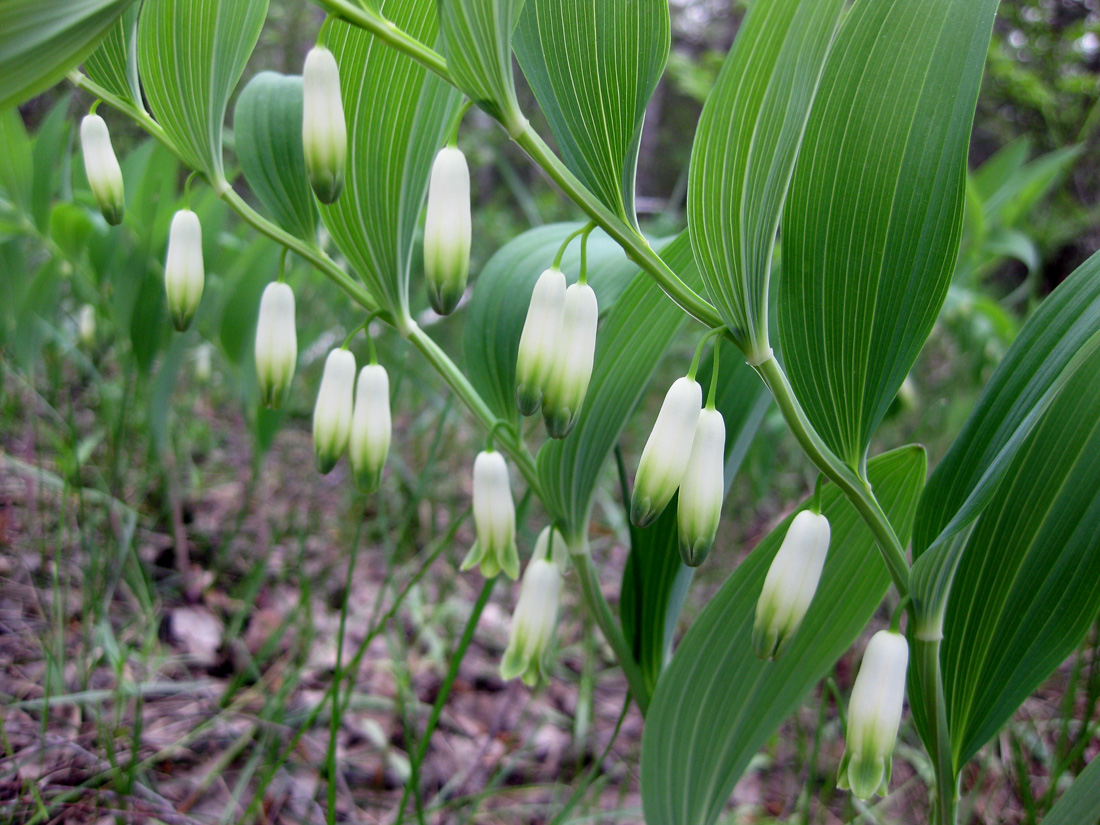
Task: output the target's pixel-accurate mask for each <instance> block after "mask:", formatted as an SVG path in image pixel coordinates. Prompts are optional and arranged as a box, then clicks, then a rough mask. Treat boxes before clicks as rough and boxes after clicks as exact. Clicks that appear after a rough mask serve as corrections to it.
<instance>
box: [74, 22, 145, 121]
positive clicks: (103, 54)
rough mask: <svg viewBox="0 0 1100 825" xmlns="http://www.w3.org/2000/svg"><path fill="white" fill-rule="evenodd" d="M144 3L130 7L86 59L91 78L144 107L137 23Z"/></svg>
mask: <svg viewBox="0 0 1100 825" xmlns="http://www.w3.org/2000/svg"><path fill="white" fill-rule="evenodd" d="M139 10H140V5H139V4H137V3H135V4H134V5H132V6H130V7H129V8H127V9H126V11H125V12H124V13H123V14H122V16H121V17H120V18H119V19H118V22H116V23H115V24H114V25H113V26H112V27H111V29H110V30H109V31H108V32H107V36H106V37H104V38H103V41H102V42H101V43H100V44H99V47H98V48H97V49H96V50H95V51H94V52H92V53H91V54H90V55H88V57H87V59H85V61H84V71H85V73H87V75H88V77H90V78H91V79H92V80H94V81H95V82H96V83H98V84H99V85H100V86H103V87H104V88H105V89H107V90H108V91H110V92H113V93H114V94H116V95H118V96H119V97H120V98H122V99H123V100H125V101H126V102H127V103H129V104H130V105H131V106H134V107H136V108H138V109H144V108H145V104H144V102H142V99H141V81H140V80H139V79H138V62H137V25H138V11H139Z"/></svg>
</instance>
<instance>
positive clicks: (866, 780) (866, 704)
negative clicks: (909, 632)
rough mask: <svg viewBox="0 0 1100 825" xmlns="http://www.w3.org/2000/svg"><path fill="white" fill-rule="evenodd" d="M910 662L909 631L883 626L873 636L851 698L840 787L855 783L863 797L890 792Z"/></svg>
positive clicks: (855, 790)
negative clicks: (907, 669) (907, 641)
mask: <svg viewBox="0 0 1100 825" xmlns="http://www.w3.org/2000/svg"><path fill="white" fill-rule="evenodd" d="M908 666H909V645H908V644H907V643H906V641H905V637H904V636H902V635H901V634H900V633H895V632H893V631H891V630H880V631H879V632H878V633H876V634H875V635H874V636H872V637H871V641H870V642H868V643H867V650H866V651H865V652H864V654H863V664H862V665H860V668H859V674H858V675H857V676H856V682H855V684H854V685H853V686H852V698H851V700H850V701H849V702H848V732H847V736H846V737H845V744H844V757H843V758H842V759H841V761H840V775H839V777H838V778H837V784H838V785H839V786H840V787H841V788H845V789H847V788H851V791H852V793H854V794H855V795H856V796H858V797H859V798H860V799H870V798H871V797H872V796H874V795H875V794H879V795H880V796H885V795H886V793H887V791H888V790H889V789H890V767H891V763H892V761H893V756H894V743H895V742H896V741H897V737H898V726H899V725H900V724H901V710H902V704H903V702H904V700H905V671H906V668H907V667H908Z"/></svg>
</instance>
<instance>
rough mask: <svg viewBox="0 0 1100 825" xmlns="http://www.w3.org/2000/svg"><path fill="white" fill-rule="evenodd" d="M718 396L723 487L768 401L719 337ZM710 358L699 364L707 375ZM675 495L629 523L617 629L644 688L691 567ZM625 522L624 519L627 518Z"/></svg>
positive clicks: (666, 644)
mask: <svg viewBox="0 0 1100 825" xmlns="http://www.w3.org/2000/svg"><path fill="white" fill-rule="evenodd" d="M721 347H722V359H721V372H720V375H719V388H718V395H717V397H716V399H715V404H716V406H717V408H718V409H719V410H720V411H721V413H722V417H723V419H724V420H725V423H726V465H725V482H726V490H727V491H729V488H730V484H732V483H733V479H734V477H735V476H736V475H737V471H738V470H739V469H740V467H741V462H742V461H743V460H744V458H745V454H746V453H747V452H748V448H749V445H750V444H751V443H752V440H753V438H754V437H755V436H756V431H757V429H759V427H760V422H761V421H762V420H763V418H764V413H765V412H767V409H768V406H769V405H770V403H771V396H770V395H769V394H768V391H767V388H766V387H765V386H764V384H763V382H761V380H760V378H759V376H757V374H756V372H755V371H753V370H752V369H751V368H750V367H749V366H748V364H746V363H745V362H744V357H743V356H742V355H741V351H740V350H739V349H737V348H736V347H735V346H734V345H733V344H732V343H730V342H728V341H723V342H722V343H721ZM712 364H713V357H711V358H708V359H707V362H704V363H703V365H702V366H701V367H700V371H699V375H700V376H708V375H710V370H711V366H712ZM620 472H621V473H622V474H623V475H624V478H623V479H622V488H623V500H624V501H629V500H630V492H629V490H628V489H627V483H626V479H625V468H623V467H621V466H620ZM676 501H677V500H676V497H673V499H672V501H670V502H669V504H668V506H667V507H666V508H665V511H664V512H663V513H662V514H661V515H660V517H659V518H658V519H657V521H656V522H654V523H653V524H652V525H651V526H650V527H647V528H646V529H644V530H640V529H638V528H637V527H635V526H634V525H633V524H630V555H629V556H628V557H627V560H626V567H625V568H624V570H623V584H622V589H621V591H620V592H621V594H622V595H621V597H620V607H619V614H620V620H621V622H622V626H623V633H624V635H625V636H626V639H627V641H628V642H629V643H630V644H631V645H632V646H633V649H634V655H635V658H636V659H637V661H638V664H639V665H640V666H641V668H642V673H643V674H644V675H645V677H646V680H647V681H648V683H649V686H650V690H651V691H652V689H653V688H654V687H655V686H656V684H657V677H658V676H660V674H661V670H662V668H664V666H665V663H666V662H667V660H668V658H669V656H670V654H671V651H672V640H673V635H674V633H675V631H676V622H677V620H678V619H679V617H680V610H681V608H682V607H683V603H684V599H685V597H686V596H687V591H688V585H689V584H690V583H691V579H692V572H693V571H692V568H690V567H687V566H686V565H684V564H683V562H682V561H681V559H680V548H679V535H678V533H677V530H676V506H677V504H676ZM628 523H629V522H628Z"/></svg>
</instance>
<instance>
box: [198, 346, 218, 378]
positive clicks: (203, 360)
mask: <svg viewBox="0 0 1100 825" xmlns="http://www.w3.org/2000/svg"><path fill="white" fill-rule="evenodd" d="M213 351H214V348H213V347H212V346H210V344H203V345H201V346H200V347H199V348H198V349H196V350H195V380H196V381H198V382H199V383H200V384H206V383H207V382H209V381H210V376H211V375H213V373H214V365H213Z"/></svg>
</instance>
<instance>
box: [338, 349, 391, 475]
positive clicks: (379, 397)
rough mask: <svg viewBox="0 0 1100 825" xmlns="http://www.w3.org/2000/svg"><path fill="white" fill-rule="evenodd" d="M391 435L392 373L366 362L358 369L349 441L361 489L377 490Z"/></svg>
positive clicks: (349, 448)
mask: <svg viewBox="0 0 1100 825" xmlns="http://www.w3.org/2000/svg"><path fill="white" fill-rule="evenodd" d="M392 438H393V422H392V420H391V418H390V379H389V375H388V374H387V373H386V368H385V367H383V366H382V365H381V364H367V365H366V366H365V367H363V369H361V370H360V371H359V380H358V381H357V382H356V385H355V409H354V412H353V413H352V419H351V437H350V440H349V442H348V457H349V458H350V459H351V471H352V475H353V477H354V478H355V486H356V487H358V488H359V489H360V491H362V492H364V493H373V492H374V491H375V490H377V489H378V484H379V482H380V481H381V479H382V468H383V467H384V466H385V464H386V456H387V455H388V454H389V451H390V440H391V439H392Z"/></svg>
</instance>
